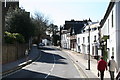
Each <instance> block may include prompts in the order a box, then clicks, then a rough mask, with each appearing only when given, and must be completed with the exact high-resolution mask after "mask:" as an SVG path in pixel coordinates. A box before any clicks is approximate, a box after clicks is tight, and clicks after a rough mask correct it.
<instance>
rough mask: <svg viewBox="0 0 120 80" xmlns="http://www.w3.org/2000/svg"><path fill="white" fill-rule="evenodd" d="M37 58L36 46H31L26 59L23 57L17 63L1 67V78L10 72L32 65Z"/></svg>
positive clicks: (38, 55) (38, 54)
mask: <svg viewBox="0 0 120 80" xmlns="http://www.w3.org/2000/svg"><path fill="white" fill-rule="evenodd" d="M33 53H34V54H33ZM39 57H40V53H39V50H38V49H37V46H36V45H33V46H32V48H31V50H30V52H29V55H28V57H27V58H26V57H24V58H22V59H19V60H17V61H14V62H11V63H7V64H4V65H2V76H3V77H4V76H6V75H8V74H10V73H12V72H15V71H17V70H19V69H21V68H22V67H24V66H26V65H28V64H30V63H32V62H33V61H35V60H36V59H38V58H39Z"/></svg>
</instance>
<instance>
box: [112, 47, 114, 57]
mask: <svg viewBox="0 0 120 80" xmlns="http://www.w3.org/2000/svg"><path fill="white" fill-rule="evenodd" d="M112 56H114V47H112Z"/></svg>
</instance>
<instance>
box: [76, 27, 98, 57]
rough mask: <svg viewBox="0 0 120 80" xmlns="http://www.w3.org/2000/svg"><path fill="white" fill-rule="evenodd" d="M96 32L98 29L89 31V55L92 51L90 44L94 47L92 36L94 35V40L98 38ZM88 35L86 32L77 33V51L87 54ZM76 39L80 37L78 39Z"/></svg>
mask: <svg viewBox="0 0 120 80" xmlns="http://www.w3.org/2000/svg"><path fill="white" fill-rule="evenodd" d="M98 32H99V31H98V29H97V30H95V31H90V54H91V55H92V53H93V50H92V46H94V47H95V43H94V36H96V40H98ZM88 36H89V33H88V32H84V33H81V34H77V44H78V45H77V52H80V53H83V54H88V52H89V51H88V45H89V41H88ZM83 37H84V39H85V41H84V43H83ZM78 39H80V41H79V40H78ZM78 46H80V50H79V49H78ZM94 51H95V50H94ZM93 56H95V54H94V55H93Z"/></svg>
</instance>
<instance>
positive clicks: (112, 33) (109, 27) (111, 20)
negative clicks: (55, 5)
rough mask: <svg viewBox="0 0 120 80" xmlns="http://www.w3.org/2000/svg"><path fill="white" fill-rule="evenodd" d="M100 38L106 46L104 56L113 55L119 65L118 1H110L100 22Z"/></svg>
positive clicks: (119, 31)
mask: <svg viewBox="0 0 120 80" xmlns="http://www.w3.org/2000/svg"><path fill="white" fill-rule="evenodd" d="M100 26H101V40H102V41H103V42H104V45H105V46H106V47H105V48H104V51H106V55H103V56H106V57H107V58H108V60H109V59H110V57H111V56H114V57H115V60H116V62H117V63H118V66H119V67H120V1H118V2H110V3H109V6H108V9H107V11H106V13H105V16H104V17H103V19H102V20H101V22H100Z"/></svg>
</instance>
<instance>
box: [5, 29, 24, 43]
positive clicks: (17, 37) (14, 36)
mask: <svg viewBox="0 0 120 80" xmlns="http://www.w3.org/2000/svg"><path fill="white" fill-rule="evenodd" d="M4 38H5V43H9V44H13V43H14V42H15V41H16V42H19V43H24V42H25V39H24V36H22V35H21V34H19V33H9V32H7V31H6V32H5V36H4Z"/></svg>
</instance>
